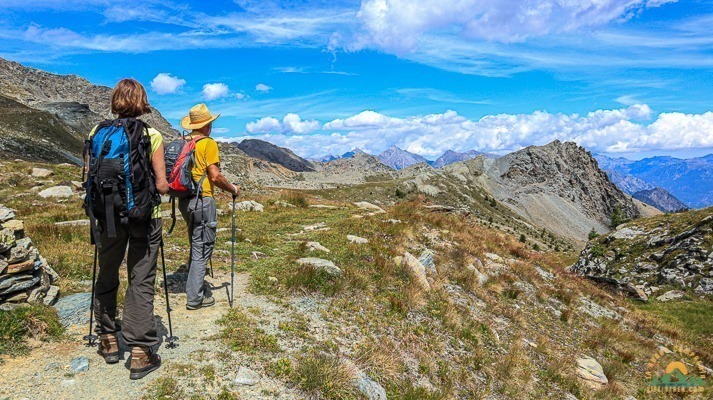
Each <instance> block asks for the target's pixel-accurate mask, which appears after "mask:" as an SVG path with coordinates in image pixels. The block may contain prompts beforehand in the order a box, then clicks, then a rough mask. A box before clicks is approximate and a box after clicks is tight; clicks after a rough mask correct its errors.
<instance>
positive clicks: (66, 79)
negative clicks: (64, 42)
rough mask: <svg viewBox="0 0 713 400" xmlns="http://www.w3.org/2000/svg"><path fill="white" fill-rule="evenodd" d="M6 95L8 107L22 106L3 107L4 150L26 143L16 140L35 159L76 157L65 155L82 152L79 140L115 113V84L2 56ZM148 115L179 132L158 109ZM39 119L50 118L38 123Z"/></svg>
mask: <svg viewBox="0 0 713 400" xmlns="http://www.w3.org/2000/svg"><path fill="white" fill-rule="evenodd" d="M0 96H2V101H0V107H1V108H2V109H3V110H7V111H10V110H18V109H19V110H22V111H21V112H20V113H19V115H18V114H15V115H12V114H11V113H9V112H2V113H0V126H1V127H3V128H0V129H3V131H2V132H3V136H5V137H4V138H3V139H4V140H3V142H0V145H1V146H2V148H0V152H4V153H6V154H12V153H14V152H15V149H16V148H17V147H20V146H18V145H14V144H13V143H12V142H13V141H16V142H19V143H22V144H23V146H22V147H24V149H23V150H22V151H21V152H20V153H19V154H22V155H23V156H24V157H27V158H31V159H39V160H46V161H57V160H62V159H63V160H65V161H67V160H69V161H74V159H73V158H72V157H70V158H69V159H68V158H67V157H64V155H65V154H71V155H73V156H77V155H79V151H78V147H77V145H76V143H77V141H79V142H80V143H83V141H84V138H85V137H86V135H87V134H88V133H89V131H90V130H91V128H92V127H93V126H94V125H95V124H97V123H98V122H100V121H101V120H103V119H106V118H111V112H110V100H111V88H109V87H106V86H98V85H94V84H92V83H90V82H89V81H87V80H86V79H84V78H81V77H79V76H76V75H56V74H52V73H49V72H45V71H41V70H38V69H34V68H28V67H25V66H23V65H21V64H18V63H16V62H12V61H7V60H4V59H2V58H0ZM19 105H22V106H24V107H25V108H24V109H22V108H20V107H19ZM31 119H34V120H35V121H32V120H31ZM144 119H145V120H146V121H147V122H148V123H149V124H150V125H151V126H153V127H154V128H156V129H158V130H159V131H161V133H163V134H164V136H166V137H168V138H172V137H177V135H178V132H177V131H176V130H174V129H173V128H172V127H171V124H170V123H169V122H168V121H166V120H165V119H164V118H163V117H162V116H161V114H160V113H159V112H158V110H156V109H153V112H152V113H151V114H149V115H146V116H145V117H144ZM36 120H41V121H47V122H46V123H45V122H42V123H37V122H36ZM44 134H46V135H47V137H45V136H43V135H44ZM30 139H31V140H32V141H35V142H41V144H39V145H38V147H37V149H35V147H34V146H27V145H24V144H25V143H26V141H27V140H30ZM44 140H46V142H44ZM79 149H81V146H80V147H79ZM35 150H37V151H35Z"/></svg>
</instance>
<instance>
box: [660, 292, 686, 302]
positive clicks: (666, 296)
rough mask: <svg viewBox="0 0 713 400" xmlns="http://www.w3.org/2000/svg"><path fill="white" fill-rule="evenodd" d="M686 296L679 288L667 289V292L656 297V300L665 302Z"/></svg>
mask: <svg viewBox="0 0 713 400" xmlns="http://www.w3.org/2000/svg"><path fill="white" fill-rule="evenodd" d="M684 297H686V293H685V292H682V291H680V290H669V291H668V292H666V293H664V294H662V295H661V296H659V297H657V298H656V300H658V301H662V302H666V301H671V300H680V299H682V298H684Z"/></svg>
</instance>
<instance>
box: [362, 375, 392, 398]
mask: <svg viewBox="0 0 713 400" xmlns="http://www.w3.org/2000/svg"><path fill="white" fill-rule="evenodd" d="M356 387H357V389H359V391H360V392H361V394H363V395H364V396H365V397H366V398H367V399H368V400H387V397H386V390H384V388H383V387H382V386H381V385H379V383H378V382H376V381H374V380H372V379H371V378H369V376H368V375H367V374H365V373H363V372H361V371H358V372H357V375H356Z"/></svg>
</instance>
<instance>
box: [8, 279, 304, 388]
mask: <svg viewBox="0 0 713 400" xmlns="http://www.w3.org/2000/svg"><path fill="white" fill-rule="evenodd" d="M169 279H170V278H169ZM206 280H207V281H208V282H209V283H211V285H212V286H213V287H214V288H215V289H214V290H213V295H214V297H215V298H216V305H215V306H213V307H210V308H206V309H201V310H197V311H188V310H186V308H185V301H186V298H185V294H182V293H171V304H172V307H173V312H172V313H171V315H172V318H173V329H174V335H176V336H178V337H179V338H180V340H179V346H178V347H177V348H173V349H167V348H166V347H165V343H162V344H161V347H160V348H159V350H158V353H159V354H160V355H161V357H162V360H163V365H162V367H161V368H160V369H159V370H157V371H155V372H153V373H151V374H149V375H148V376H147V377H146V378H144V379H142V380H138V381H131V380H129V371H128V364H127V363H126V362H125V361H126V358H127V357H128V356H129V355H130V352H129V351H128V349H126V348H124V349H123V350H125V353H124V357H123V359H122V361H121V362H120V363H118V364H114V365H107V364H106V363H104V361H103V359H102V358H101V357H100V356H99V355H98V354H97V353H96V348H95V347H93V348H89V347H86V346H85V345H84V344H85V342H83V341H82V336H83V335H85V334H86V329H87V326H86V325H82V326H71V327H70V328H69V329H68V331H67V336H68V340H65V341H61V342H55V343H33V350H32V352H31V353H30V354H29V355H28V356H24V357H18V358H14V359H8V360H7V361H6V362H5V364H4V365H2V366H0V371H1V372H0V398H2V399H45V398H51V399H77V398H87V399H89V398H91V399H136V398H140V397H141V396H142V395H144V394H145V393H147V392H148V390H149V389H150V388H151V387H152V386H156V382H155V381H156V379H158V378H160V377H163V376H166V375H168V374H171V376H172V377H174V378H176V374H175V373H172V370H176V369H178V370H181V369H182V368H185V366H186V365H191V367H190V368H188V369H189V370H190V372H189V373H186V376H185V378H186V379H187V380H190V379H192V378H195V376H193V377H192V376H191V375H192V374H195V373H197V371H199V370H201V368H203V367H206V366H210V365H212V369H213V370H214V371H215V372H214V375H215V378H214V379H213V380H212V384H210V385H205V384H204V383H203V384H201V385H199V386H200V387H191V388H190V389H189V390H191V391H193V392H192V393H186V395H187V396H190V395H193V394H197V395H201V396H204V398H213V397H215V396H216V395H217V394H218V393H219V392H220V390H222V388H223V387H225V388H227V389H228V390H230V391H232V392H233V393H235V394H237V395H238V396H239V398H250V399H260V398H265V399H268V398H269V399H274V398H278V399H294V398H299V396H298V395H296V394H295V393H294V391H293V390H292V389H289V388H286V387H284V385H283V384H282V383H280V382H278V381H274V380H272V379H270V378H268V377H267V376H266V374H264V372H263V371H261V368H260V366H259V365H257V366H256V365H250V364H251V362H254V361H251V359H250V358H248V357H245V356H244V355H242V354H241V353H238V352H231V351H228V348H227V347H226V346H224V345H223V344H222V343H221V342H220V340H218V339H216V338H215V335H216V334H218V333H219V331H220V326H219V325H217V324H216V321H217V320H218V319H219V318H220V317H222V316H223V315H225V314H226V313H227V312H228V310H229V304H228V296H227V291H226V287H227V286H228V285H229V284H230V275H229V273H225V272H221V271H217V270H216V271H215V278H214V279H211V278H210V277H206ZM247 281H248V274H238V275H236V281H235V305H236V307H239V308H242V309H250V310H252V312H254V313H256V314H264V315H270V318H269V320H266V321H261V325H262V324H263V323H267V324H268V325H269V326H265V327H263V329H265V330H266V331H270V330H273V329H274V330H276V329H277V324H278V323H279V321H281V320H286V319H289V318H291V317H290V315H292V313H293V312H294V309H293V308H292V307H291V306H290V305H285V306H283V305H278V304H275V303H274V302H272V301H270V300H269V299H268V298H266V297H264V296H257V295H253V294H250V293H248V291H247ZM224 285H225V287H222V288H221V286H224ZM164 300H165V298H164V297H163V295H162V293H161V294H159V293H157V295H156V306H155V308H156V310H155V313H156V318H157V323H158V325H159V335H160V336H162V339H163V338H165V337H166V336H167V330H168V320H167V318H166V306H165V301H164ZM79 356H86V357H88V359H89V370H88V371H86V372H80V373H73V372H72V370H71V368H70V361H71V360H72V359H73V358H75V357H79ZM241 366H244V367H248V368H251V369H254V370H255V371H257V372H258V373H260V375H261V376H262V379H261V380H260V382H258V383H257V384H256V385H254V386H235V385H233V383H232V381H233V379H234V378H235V374H236V373H237V371H238V369H239V368H240V367H241ZM180 375H181V374H178V376H179V378H177V379H181V378H180ZM194 380H195V379H194ZM201 382H202V381H201ZM182 383H184V382H182ZM188 386H189V387H190V386H191V385H190V384H189V385H188ZM193 386H196V385H195V383H194V384H193Z"/></svg>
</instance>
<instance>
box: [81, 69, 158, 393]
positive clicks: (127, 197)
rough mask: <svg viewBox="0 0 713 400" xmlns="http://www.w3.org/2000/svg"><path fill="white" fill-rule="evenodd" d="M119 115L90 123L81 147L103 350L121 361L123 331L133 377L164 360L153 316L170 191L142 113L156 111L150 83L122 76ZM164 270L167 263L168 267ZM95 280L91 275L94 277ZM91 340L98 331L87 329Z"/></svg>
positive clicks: (110, 359) (114, 104)
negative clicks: (122, 293) (120, 299)
mask: <svg viewBox="0 0 713 400" xmlns="http://www.w3.org/2000/svg"><path fill="white" fill-rule="evenodd" d="M111 111H112V113H113V114H115V115H116V116H117V118H116V119H114V120H110V121H104V122H102V123H100V124H99V125H97V126H96V127H95V128H94V129H92V131H91V133H90V135H89V139H88V140H87V144H86V147H85V151H84V159H85V172H86V173H87V178H86V181H85V184H86V189H87V196H86V198H85V208H86V211H87V215H88V216H89V219H90V224H91V231H92V242H93V244H94V245H95V255H94V262H95V264H94V265H95V270H94V273H95V274H96V265H97V264H96V263H97V261H98V264H99V273H98V276H97V278H96V283H93V285H94V286H93V291H92V292H93V296H92V297H93V307H94V308H93V312H94V315H95V316H96V329H95V332H96V333H97V334H98V335H99V339H100V342H99V354H100V355H102V356H103V357H104V360H105V361H106V363H108V364H114V363H117V362H119V359H120V352H119V341H118V337H117V335H118V334H121V336H122V338H123V340H124V342H125V343H126V344H127V345H128V346H130V347H131V365H130V375H129V376H130V378H131V379H141V378H143V377H144V376H146V375H147V374H148V373H150V372H152V371H154V370H156V369H158V368H159V367H160V366H161V357H159V356H158V354H155V353H154V350H153V349H154V348H155V347H157V346H158V344H159V338H158V333H157V329H156V323H155V321H154V294H155V291H154V283H155V279H156V267H157V262H156V261H157V256H158V254H159V247H160V246H161V245H162V222H161V210H160V208H159V206H160V203H161V198H160V194H165V193H168V182H167V179H166V169H165V164H164V146H163V138H162V136H161V133H160V132H158V131H157V130H156V129H153V128H151V127H150V126H149V125H148V124H146V123H145V122H143V121H142V120H140V119H138V117H140V116H141V115H144V114H147V113H150V112H151V107H150V106H149V103H148V100H147V97H146V90H145V89H144V87H143V86H142V85H141V84H140V83H139V82H137V81H136V80H134V79H123V80H121V81H120V82H119V83H118V84H117V85H116V87H115V88H114V90H113V92H112V98H111ZM127 246H128V257H127V259H126V266H127V272H128V276H129V286H128V288H127V289H126V297H125V298H124V312H123V317H122V320H121V326H119V325H118V324H117V322H116V321H115V318H116V311H117V293H118V290H119V267H120V266H121V263H122V261H123V260H124V255H125V254H126V253H127ZM164 274H165V267H164ZM93 282H94V281H93ZM90 330H91V320H90ZM87 337H88V338H89V343H90V344H92V343H93V338H94V337H95V336H94V335H92V334H91V333H90V334H89V335H87Z"/></svg>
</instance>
